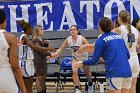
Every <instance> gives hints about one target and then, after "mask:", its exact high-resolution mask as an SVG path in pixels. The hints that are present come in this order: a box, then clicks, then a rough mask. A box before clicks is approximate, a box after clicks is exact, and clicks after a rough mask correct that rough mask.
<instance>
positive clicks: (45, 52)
mask: <svg viewBox="0 0 140 93" xmlns="http://www.w3.org/2000/svg"><path fill="white" fill-rule="evenodd" d="M32 42H33V44H34V45H37V46H40V47H41V43H42V41H41V40H39V39H34V40H33V41H32ZM34 52H37V53H38V54H40V55H41V56H51V53H50V52H48V51H44V52H40V51H34Z"/></svg>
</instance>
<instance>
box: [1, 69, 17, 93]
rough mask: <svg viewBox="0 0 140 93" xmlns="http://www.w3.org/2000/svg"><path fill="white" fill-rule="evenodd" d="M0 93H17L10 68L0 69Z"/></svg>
mask: <svg viewBox="0 0 140 93" xmlns="http://www.w3.org/2000/svg"><path fill="white" fill-rule="evenodd" d="M0 93H18V86H17V83H16V80H15V77H14V75H13V72H12V70H11V68H0Z"/></svg>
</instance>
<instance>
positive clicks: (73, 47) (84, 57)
mask: <svg viewBox="0 0 140 93" xmlns="http://www.w3.org/2000/svg"><path fill="white" fill-rule="evenodd" d="M68 45H69V47H70V49H71V51H72V56H73V57H75V58H76V59H77V60H79V61H83V60H87V59H88V53H86V52H84V53H82V54H78V55H77V54H76V53H75V52H76V51H77V50H78V49H79V48H80V46H81V45H83V43H82V36H81V35H78V38H77V40H76V42H75V43H73V41H72V36H69V37H68Z"/></svg>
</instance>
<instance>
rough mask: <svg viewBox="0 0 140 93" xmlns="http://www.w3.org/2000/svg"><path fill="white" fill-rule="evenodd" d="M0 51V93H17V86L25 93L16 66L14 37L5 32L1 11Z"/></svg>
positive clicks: (4, 22)
mask: <svg viewBox="0 0 140 93" xmlns="http://www.w3.org/2000/svg"><path fill="white" fill-rule="evenodd" d="M0 51H1V52H0V93H18V85H19V87H20V89H21V92H22V93H27V92H26V88H25V85H24V81H23V78H22V74H21V70H20V67H19V65H18V53H17V41H16V36H14V35H13V34H10V33H7V32H6V14H5V12H4V11H3V10H2V9H0ZM8 54H9V56H8ZM17 84H18V85H17Z"/></svg>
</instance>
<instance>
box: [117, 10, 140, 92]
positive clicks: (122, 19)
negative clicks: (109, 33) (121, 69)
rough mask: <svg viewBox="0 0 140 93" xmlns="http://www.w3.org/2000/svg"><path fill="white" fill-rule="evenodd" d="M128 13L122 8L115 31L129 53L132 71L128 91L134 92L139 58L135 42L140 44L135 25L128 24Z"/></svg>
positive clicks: (139, 36)
mask: <svg viewBox="0 0 140 93" xmlns="http://www.w3.org/2000/svg"><path fill="white" fill-rule="evenodd" d="M130 20H131V18H130V14H129V12H128V11H126V10H122V11H120V12H119V15H118V22H119V24H120V27H119V28H118V29H116V30H115V31H116V32H117V33H119V34H120V35H121V36H122V38H123V39H124V41H125V44H126V47H127V48H128V50H129V53H130V59H129V63H130V67H131V71H132V86H131V89H130V93H136V82H137V76H138V74H139V69H140V68H139V60H138V56H137V52H136V48H137V44H138V45H140V35H139V33H138V31H137V29H136V28H135V27H133V26H132V25H131V24H130Z"/></svg>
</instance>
